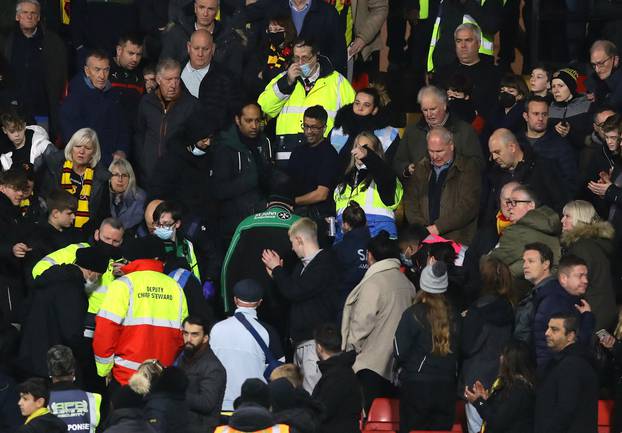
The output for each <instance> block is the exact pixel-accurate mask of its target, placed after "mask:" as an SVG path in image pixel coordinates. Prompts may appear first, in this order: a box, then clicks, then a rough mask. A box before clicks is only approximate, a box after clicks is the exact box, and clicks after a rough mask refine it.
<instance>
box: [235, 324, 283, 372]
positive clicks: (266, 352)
mask: <svg viewBox="0 0 622 433" xmlns="http://www.w3.org/2000/svg"><path fill="white" fill-rule="evenodd" d="M233 316H234V317H235V318H236V319H238V321H239V322H240V323H241V324H242V325H244V327H245V328H246V329H247V330H248V332H250V334H251V335H252V336H253V338H254V339H255V341H257V344H259V347H261V350H262V351H263V354H264V355H265V357H266V363H267V364H270V363H271V362H273V361H274V360H275V358H274V355H272V351H271V350H270V349H269V348H268V346H266V342H265V341H263V338H261V336H260V335H259V333H258V332H257V330H256V329H255V328H253V325H251V324H250V323H249V321H248V319H246V316H244V314H242V313H235V314H234V315H233Z"/></svg>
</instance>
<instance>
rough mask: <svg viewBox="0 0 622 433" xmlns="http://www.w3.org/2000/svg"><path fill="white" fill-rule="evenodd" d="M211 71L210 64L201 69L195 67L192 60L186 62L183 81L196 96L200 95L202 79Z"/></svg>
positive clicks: (182, 73) (182, 76)
mask: <svg viewBox="0 0 622 433" xmlns="http://www.w3.org/2000/svg"><path fill="white" fill-rule="evenodd" d="M208 72H209V65H207V66H206V67H204V68H201V69H194V68H193V67H192V66H191V65H190V62H188V63H186V66H185V67H184V70H183V71H181V81H183V82H184V85H185V86H186V89H188V91H189V92H190V94H191V95H192V96H194V97H195V98H198V97H199V89H200V87H201V81H203V78H204V77H205V75H206V74H207V73H208Z"/></svg>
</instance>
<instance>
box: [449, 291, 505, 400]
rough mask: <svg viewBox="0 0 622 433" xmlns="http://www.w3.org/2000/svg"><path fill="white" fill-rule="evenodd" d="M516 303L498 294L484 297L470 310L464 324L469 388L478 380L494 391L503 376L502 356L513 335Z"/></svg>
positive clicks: (464, 371)
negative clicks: (494, 386) (501, 373)
mask: <svg viewBox="0 0 622 433" xmlns="http://www.w3.org/2000/svg"><path fill="white" fill-rule="evenodd" d="M513 327H514V310H513V309H512V304H510V302H509V301H508V300H507V299H505V298H503V297H500V296H497V295H484V296H482V297H480V298H479V299H478V300H477V301H475V302H474V303H473V304H472V305H471V306H470V307H469V309H468V310H467V312H466V316H465V317H464V320H463V322H462V339H461V342H460V343H461V346H462V349H461V352H462V356H463V363H462V380H463V383H464V384H465V385H467V386H469V387H471V386H473V384H474V383H475V381H476V380H479V381H481V382H482V384H483V385H484V387H485V388H486V389H488V388H490V386H491V385H492V383H493V381H494V379H495V378H496V377H497V374H498V373H499V355H501V351H502V350H503V347H504V346H505V344H506V343H507V342H508V341H509V339H510V338H511V336H512V328H513Z"/></svg>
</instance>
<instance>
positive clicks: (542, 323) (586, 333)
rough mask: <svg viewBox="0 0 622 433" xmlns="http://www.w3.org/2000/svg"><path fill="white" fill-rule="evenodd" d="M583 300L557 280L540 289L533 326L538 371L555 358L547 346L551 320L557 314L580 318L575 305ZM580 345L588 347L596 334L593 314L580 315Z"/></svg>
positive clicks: (536, 299) (536, 297)
mask: <svg viewBox="0 0 622 433" xmlns="http://www.w3.org/2000/svg"><path fill="white" fill-rule="evenodd" d="M580 301H581V298H580V297H579V296H574V295H571V294H570V293H568V292H567V291H566V290H565V289H564V288H563V287H562V286H561V284H559V282H558V281H557V280H555V279H553V280H551V281H549V282H548V283H546V284H544V285H543V286H541V287H540V288H539V289H538V292H537V293H536V296H535V300H534V302H535V305H536V314H535V317H534V324H533V332H534V336H533V341H534V343H535V348H536V361H537V364H538V369H542V368H543V367H545V366H546V364H547V363H548V362H549V361H550V360H551V358H552V357H553V352H551V350H550V349H549V348H548V347H547V345H546V337H545V336H544V333H545V332H546V330H547V328H548V324H549V319H550V318H551V316H552V315H553V314H556V313H571V314H576V315H577V316H579V312H578V311H577V309H576V308H575V305H577V304H579V302H580ZM580 317H581V325H580V327H579V343H581V344H582V345H587V344H588V343H589V341H590V338H591V336H592V334H593V333H594V325H595V323H596V319H595V318H594V314H592V313H591V312H585V313H583V314H581V315H580Z"/></svg>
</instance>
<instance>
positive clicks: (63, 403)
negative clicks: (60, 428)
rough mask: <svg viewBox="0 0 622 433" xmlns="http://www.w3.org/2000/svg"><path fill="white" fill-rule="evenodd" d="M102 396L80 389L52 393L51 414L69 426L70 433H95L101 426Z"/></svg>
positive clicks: (49, 404)
mask: <svg viewBox="0 0 622 433" xmlns="http://www.w3.org/2000/svg"><path fill="white" fill-rule="evenodd" d="M101 401H102V396H101V395H99V394H95V393H91V392H85V391H82V390H80V389H66V390H59V391H51V392H50V401H49V403H48V408H49V409H50V412H52V413H53V414H54V415H56V416H57V417H59V418H60V419H62V420H63V422H64V423H65V424H67V431H69V432H88V433H95V428H96V427H97V426H98V425H99V420H100V413H99V408H100V406H101Z"/></svg>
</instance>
